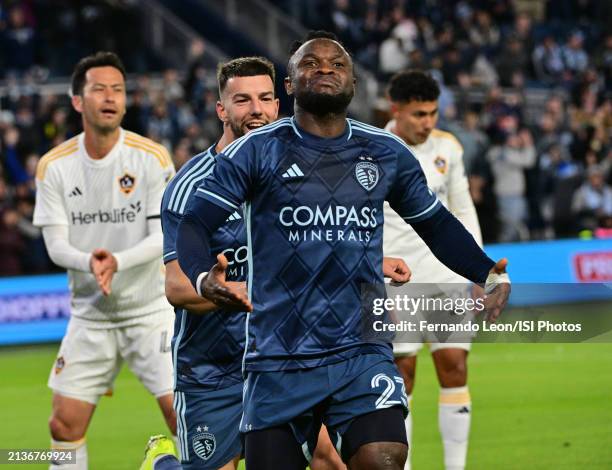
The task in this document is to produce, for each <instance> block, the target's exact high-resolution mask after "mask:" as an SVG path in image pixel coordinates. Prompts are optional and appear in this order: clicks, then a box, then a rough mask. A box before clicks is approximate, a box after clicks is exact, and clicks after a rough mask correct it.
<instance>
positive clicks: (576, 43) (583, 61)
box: [561, 31, 589, 78]
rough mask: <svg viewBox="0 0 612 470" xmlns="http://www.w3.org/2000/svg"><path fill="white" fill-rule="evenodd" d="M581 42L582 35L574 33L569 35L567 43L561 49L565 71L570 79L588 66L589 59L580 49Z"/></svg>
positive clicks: (582, 39) (582, 40) (577, 32)
mask: <svg viewBox="0 0 612 470" xmlns="http://www.w3.org/2000/svg"><path fill="white" fill-rule="evenodd" d="M583 42H584V35H583V34H582V33H581V32H580V31H574V32H572V33H571V34H570V35H569V38H568V39H567V43H566V44H565V45H564V46H563V47H562V48H561V55H562V57H563V63H564V65H565V71H566V73H569V74H571V77H575V76H577V75H578V74H579V73H581V72H584V71H585V70H586V68H587V66H588V65H589V57H588V56H587V53H586V52H585V51H584V49H583V48H582V46H583ZM568 78H570V77H568Z"/></svg>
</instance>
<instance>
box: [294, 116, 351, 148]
mask: <svg viewBox="0 0 612 470" xmlns="http://www.w3.org/2000/svg"><path fill="white" fill-rule="evenodd" d="M291 127H293V131H294V132H295V133H296V135H297V136H298V137H299V138H300V139H303V140H305V141H306V142H309V143H312V144H314V145H317V144H319V145H324V146H326V147H333V146H335V145H343V144H345V143H346V142H348V141H349V140H350V138H351V137H352V136H353V128H352V126H351V121H350V120H349V119H346V126H344V132H343V133H342V134H340V135H339V136H338V137H331V138H329V137H319V136H318V135H314V134H311V133H310V132H306V131H305V130H304V129H302V128H301V127H300V126H299V125H298V123H297V122H296V120H295V116H291Z"/></svg>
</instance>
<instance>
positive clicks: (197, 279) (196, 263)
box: [176, 197, 252, 311]
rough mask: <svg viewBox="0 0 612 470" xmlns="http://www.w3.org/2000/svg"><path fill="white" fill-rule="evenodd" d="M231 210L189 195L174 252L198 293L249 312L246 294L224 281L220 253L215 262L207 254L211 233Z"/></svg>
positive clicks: (225, 264)
mask: <svg viewBox="0 0 612 470" xmlns="http://www.w3.org/2000/svg"><path fill="white" fill-rule="evenodd" d="M232 212H233V210H232V209H231V208H223V207H220V206H218V205H216V204H213V203H212V202H210V201H208V200H206V199H203V198H199V197H194V198H192V199H191V201H190V203H189V207H188V210H187V212H186V213H185V215H184V216H183V218H182V219H181V222H180V224H179V226H178V231H177V241H176V251H177V256H178V261H179V265H180V267H181V269H182V270H183V272H184V273H185V275H186V276H187V277H188V278H189V281H190V282H191V285H192V286H193V288H194V289H195V291H196V292H197V293H198V295H200V296H202V297H206V298H208V299H209V300H211V301H212V302H214V303H215V304H216V305H218V306H219V307H220V308H224V309H227V310H236V311H245V310H246V311H250V310H252V306H251V303H250V301H249V300H248V298H247V297H246V295H244V293H243V292H241V291H240V289H235V288H232V287H231V285H228V283H227V282H226V280H225V270H226V268H227V259H225V256H222V255H219V256H218V257H217V261H218V262H217V263H215V260H214V258H213V257H212V255H211V254H210V253H211V240H212V235H213V233H215V231H216V230H217V229H218V228H219V227H221V225H223V223H224V222H225V220H226V219H227V217H228V216H229V215H230V214H231V213H232Z"/></svg>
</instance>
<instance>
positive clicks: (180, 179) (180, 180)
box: [166, 153, 208, 210]
mask: <svg viewBox="0 0 612 470" xmlns="http://www.w3.org/2000/svg"><path fill="white" fill-rule="evenodd" d="M207 155H208V154H207V153H206V154H204V156H202V158H201V159H200V161H199V162H197V163H194V165H193V166H192V167H191V168H189V169H187V168H185V169H184V170H181V171H179V172H178V173H177V174H176V176H175V177H174V178H173V179H172V180H171V181H170V184H169V186H168V191H170V188H172V193H171V194H170V198H169V199H168V204H167V205H166V209H169V210H175V209H174V208H173V205H174V200H175V198H176V197H177V195H178V192H179V191H180V190H181V187H182V186H183V184H184V182H185V181H186V180H187V179H188V178H190V175H192V174H193V173H194V172H198V171H199V169H200V168H201V167H202V165H204V164H205V163H206V158H207ZM194 158H196V157H194Z"/></svg>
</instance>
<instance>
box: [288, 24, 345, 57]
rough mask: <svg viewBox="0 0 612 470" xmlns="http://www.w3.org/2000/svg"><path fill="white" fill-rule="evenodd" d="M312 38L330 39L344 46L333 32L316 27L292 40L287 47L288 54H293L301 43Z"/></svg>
mask: <svg viewBox="0 0 612 470" xmlns="http://www.w3.org/2000/svg"><path fill="white" fill-rule="evenodd" d="M313 39H331V40H332V41H336V42H337V43H338V44H340V45H341V46H342V47H344V45H342V43H341V42H340V39H338V36H336V35H335V34H334V33H331V32H329V31H323V30H322V29H318V30H316V31H314V30H313V31H308V33H306V36H304V37H303V38H302V39H298V40H297V41H293V44H291V49H289V56H292V55H293V54H295V53H296V52H297V50H298V49H299V48H300V47H302V45H303V44H306V43H307V42H308V41H312V40H313Z"/></svg>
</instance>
